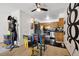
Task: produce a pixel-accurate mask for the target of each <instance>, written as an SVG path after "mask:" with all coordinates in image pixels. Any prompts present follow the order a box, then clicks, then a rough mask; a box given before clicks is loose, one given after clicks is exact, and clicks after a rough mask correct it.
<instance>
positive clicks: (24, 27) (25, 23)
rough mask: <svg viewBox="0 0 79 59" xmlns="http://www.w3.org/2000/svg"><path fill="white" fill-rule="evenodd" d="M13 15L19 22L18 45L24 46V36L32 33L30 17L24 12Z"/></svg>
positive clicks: (16, 12)
mask: <svg viewBox="0 0 79 59" xmlns="http://www.w3.org/2000/svg"><path fill="white" fill-rule="evenodd" d="M11 15H12V16H14V17H15V18H16V19H17V21H18V25H19V26H18V43H19V45H22V44H23V43H24V41H23V35H24V34H28V33H29V32H30V28H31V27H30V24H31V21H30V20H31V18H30V15H29V14H26V13H25V12H23V11H22V10H17V11H14V12H12V13H11Z"/></svg>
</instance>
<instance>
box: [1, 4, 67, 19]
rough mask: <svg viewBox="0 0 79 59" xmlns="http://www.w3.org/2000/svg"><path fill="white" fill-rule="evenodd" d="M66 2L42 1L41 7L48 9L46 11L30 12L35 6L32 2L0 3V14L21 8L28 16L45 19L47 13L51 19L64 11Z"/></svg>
mask: <svg viewBox="0 0 79 59" xmlns="http://www.w3.org/2000/svg"><path fill="white" fill-rule="evenodd" d="M67 6H68V3H42V4H41V7H45V8H47V9H48V12H36V11H35V12H31V10H33V9H35V8H36V6H35V4H34V3H0V14H6V13H8V12H9V13H10V12H12V11H15V10H19V9H20V10H22V11H24V12H25V13H27V14H28V15H29V16H33V17H35V18H38V19H40V20H45V18H46V16H47V15H48V16H49V17H50V18H51V19H57V18H58V17H59V15H62V14H63V13H64V11H66V9H67Z"/></svg>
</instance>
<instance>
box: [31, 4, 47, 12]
mask: <svg viewBox="0 0 79 59" xmlns="http://www.w3.org/2000/svg"><path fill="white" fill-rule="evenodd" d="M35 5H36V7H37V8H36V9H33V10H32V11H31V12H34V11H48V9H46V8H41V7H40V6H41V4H40V3H35Z"/></svg>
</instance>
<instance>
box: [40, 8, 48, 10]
mask: <svg viewBox="0 0 79 59" xmlns="http://www.w3.org/2000/svg"><path fill="white" fill-rule="evenodd" d="M40 9H41V10H43V11H48V9H45V8H40Z"/></svg>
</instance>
